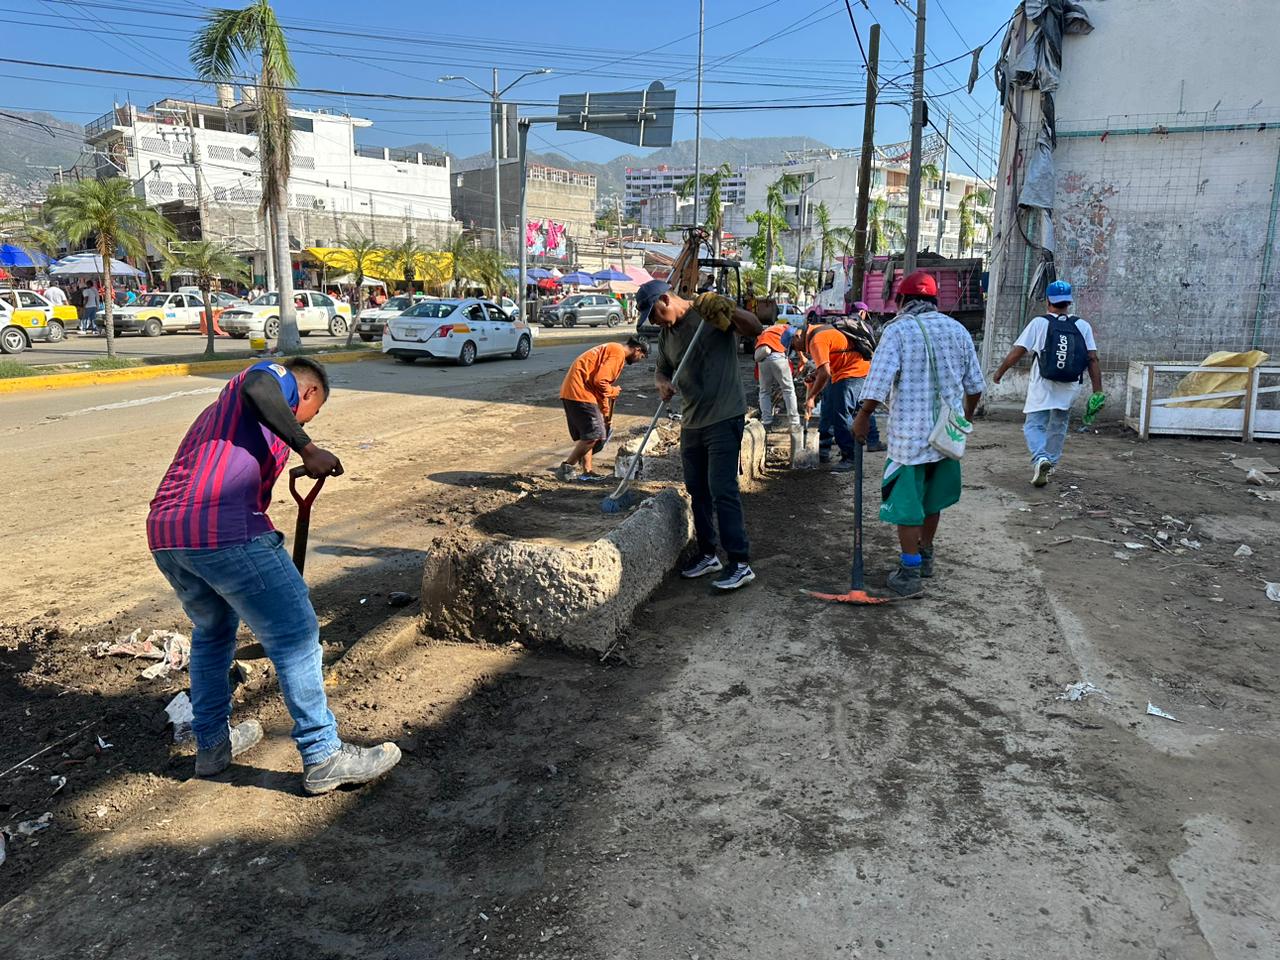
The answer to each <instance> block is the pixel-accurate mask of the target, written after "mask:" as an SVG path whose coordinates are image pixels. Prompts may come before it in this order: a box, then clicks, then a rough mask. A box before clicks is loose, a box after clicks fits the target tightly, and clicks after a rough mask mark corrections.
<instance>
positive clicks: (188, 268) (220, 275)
mask: <svg viewBox="0 0 1280 960" xmlns="http://www.w3.org/2000/svg"><path fill="white" fill-rule="evenodd" d="M165 261H166V262H165V268H164V278H165V279H166V280H169V279H171V278H172V277H173V275H174V274H176V273H187V274H191V275H193V276H194V277H195V279H196V284H195V285H196V286H197V287H199V288H200V297H201V299H203V300H204V325H205V331H206V337H207V339H206V340H205V346H204V355H205V356H206V357H212V356H213V352H214V350H213V344H214V340H215V339H216V335H215V334H214V329H215V324H214V322H213V298H212V297H211V296H210V293H209V292H210V291H211V290H212V289H213V281H214V280H218V279H221V280H234V281H236V282H237V283H246V284H247V283H248V282H249V279H250V275H249V265H248V264H247V263H245V262H244V261H243V260H241V259H240V258H239V257H237V256H236V255H235V254H234V253H232V252H231V248H230V247H228V246H226V245H225V244H222V243H218V242H216V241H214V240H193V241H190V242H188V243H177V244H174V245H173V249H171V250H170V251H169V253H168V256H167V257H166V258H165Z"/></svg>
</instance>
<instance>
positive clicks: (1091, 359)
mask: <svg viewBox="0 0 1280 960" xmlns="http://www.w3.org/2000/svg"><path fill="white" fill-rule="evenodd" d="M1045 298H1046V299H1047V300H1048V301H1049V307H1048V312H1047V313H1046V314H1045V315H1043V316H1039V317H1036V318H1035V319H1034V320H1032V321H1031V322H1030V323H1028V324H1027V326H1026V329H1024V330H1023V331H1022V334H1021V335H1020V336H1019V337H1018V339H1017V340H1016V341H1015V342H1014V345H1013V349H1012V350H1010V351H1009V355H1008V356H1007V357H1005V358H1004V361H1003V362H1002V363H1001V364H1000V368H999V369H998V370H997V371H996V372H995V374H994V375H993V376H992V377H991V379H992V380H994V381H995V382H996V383H999V382H1000V378H1001V377H1003V376H1004V375H1005V373H1006V372H1007V371H1008V369H1009V368H1010V367H1012V366H1013V365H1014V364H1015V363H1017V362H1018V361H1019V360H1021V359H1022V358H1023V357H1024V356H1026V355H1027V354H1028V353H1029V354H1031V356H1032V361H1031V376H1030V379H1029V380H1028V381H1027V402H1026V403H1025V404H1023V407H1022V412H1023V413H1025V414H1026V416H1027V419H1026V422H1025V423H1024V424H1023V427H1022V433H1023V435H1024V436H1025V437H1026V438H1027V449H1028V450H1029V451H1030V452H1031V482H1032V484H1033V485H1035V486H1037V487H1043V486H1044V485H1045V484H1046V483H1048V482H1049V475H1050V474H1051V473H1052V472H1053V469H1054V467H1056V466H1057V465H1058V461H1059V460H1060V459H1062V447H1063V445H1064V444H1065V443H1066V440H1067V424H1068V421H1069V419H1070V416H1071V404H1072V402H1073V401H1074V400H1075V398H1076V392H1077V390H1078V389H1079V387H1080V383H1081V382H1082V381H1083V380H1084V374H1085V371H1086V370H1087V371H1088V373H1089V380H1090V381H1091V382H1092V384H1093V396H1092V397H1090V398H1089V410H1090V413H1091V414H1092V413H1096V412H1097V411H1098V409H1099V408H1101V406H1102V404H1103V403H1104V402H1105V400H1106V397H1105V395H1104V394H1103V393H1102V370H1101V368H1100V367H1099V366H1098V345H1097V344H1096V343H1094V340H1093V327H1091V326H1090V325H1089V321H1087V320H1083V319H1081V318H1080V317H1077V316H1075V315H1074V314H1073V313H1072V312H1071V284H1069V283H1067V281H1065V280H1054V281H1053V282H1052V283H1050V284H1049V286H1048V289H1046V290H1045Z"/></svg>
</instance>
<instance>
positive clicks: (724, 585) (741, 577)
mask: <svg viewBox="0 0 1280 960" xmlns="http://www.w3.org/2000/svg"><path fill="white" fill-rule="evenodd" d="M755 578H756V575H755V572H754V571H753V570H752V569H751V567H749V566H747V564H745V563H739V564H737V565H735V566H734V568H733V569H732V570H730V571H729V573H728V574H727V575H725V576H723V577H721V578H720V579H719V580H713V581H712V582H711V585H712V586H713V587H715V588H716V589H717V590H737V589H738V588H739V587H745V586H746V585H747V584H748V583H750V582H751V581H752V580H754V579H755Z"/></svg>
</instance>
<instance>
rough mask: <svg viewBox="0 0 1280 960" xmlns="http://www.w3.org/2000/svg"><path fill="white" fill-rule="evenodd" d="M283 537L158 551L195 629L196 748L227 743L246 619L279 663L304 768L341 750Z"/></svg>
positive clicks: (313, 631)
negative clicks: (234, 669)
mask: <svg viewBox="0 0 1280 960" xmlns="http://www.w3.org/2000/svg"><path fill="white" fill-rule="evenodd" d="M283 544H284V536H283V535H282V534H281V533H279V531H275V530H273V531H271V532H270V533H264V534H262V536H260V537H257V538H256V539H254V540H251V541H249V542H248V543H241V544H236V545H234V546H230V547H215V548H213V549H207V550H153V551H152V556H153V557H155V561H156V566H158V567H159V568H160V572H161V573H163V574H164V576H165V579H166V580H168V581H169V583H170V585H172V587H173V589H174V592H175V593H177V595H178V599H179V600H180V601H182V609H183V610H185V611H186V612H187V616H188V617H190V618H191V623H192V625H193V626H194V627H195V630H194V631H193V633H192V636H191V707H192V712H193V713H194V714H195V722H194V723H193V724H192V729H193V730H194V731H195V735H196V746H197V747H199V748H200V749H201V750H210V749H212V748H214V747H217V746H219V745H220V744H221V743H222V741H224V740H226V739H227V737H228V735H229V733H230V727H229V726H228V725H229V723H230V718H231V683H230V678H229V676H228V675H229V673H230V670H231V659H232V657H233V656H234V654H235V649H236V631H237V630H238V629H239V627H240V621H241V620H243V621H244V622H245V623H247V624H248V625H249V629H250V630H252V631H253V634H254V636H255V637H257V639H258V641H259V642H260V643H261V644H262V648H263V650H265V651H266V653H267V656H268V657H270V658H271V662H272V663H273V664H275V668H276V675H277V677H278V678H279V681H280V692H281V693H282V694H283V695H284V703H285V706H286V707H287V708H288V709H289V715H290V716H291V717H293V739H294V742H295V743H297V745H298V751H299V752H300V753H301V754H302V762H303V763H304V764H306V765H310V764H313V763H320V762H321V761H323V760H326V759H328V758H329V757H330V756H331V755H332V754H334V753H336V752H337V750H338V748H339V747H340V746H342V741H341V740H339V739H338V724H337V721H335V720H334V719H333V714H332V713H330V712H329V702H328V698H327V697H326V696H325V692H324V673H323V664H322V663H321V659H320V654H321V651H320V626H319V624H318V623H317V622H316V612H315V610H314V609H313V608H312V606H311V597H310V595H309V594H308V593H307V585H306V583H305V582H303V579H302V575H301V574H299V573H298V570H297V568H296V567H294V565H293V561H292V560H291V559H289V554H288V553H286V552H285V549H284V546H283Z"/></svg>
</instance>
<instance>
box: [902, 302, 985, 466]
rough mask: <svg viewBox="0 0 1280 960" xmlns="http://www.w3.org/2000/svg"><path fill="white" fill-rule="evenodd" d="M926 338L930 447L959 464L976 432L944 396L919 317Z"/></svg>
mask: <svg viewBox="0 0 1280 960" xmlns="http://www.w3.org/2000/svg"><path fill="white" fill-rule="evenodd" d="M915 321H916V324H917V325H918V326H919V327H920V335H921V336H922V337H924V349H925V352H926V353H927V354H928V355H929V384H930V386H931V387H932V388H933V429H932V430H930V431H929V446H931V447H933V449H935V450H937V451H938V452H939V453H940V454H942V455H943V456H944V457H947V458H948V459H951V460H959V459H960V458H961V457H963V456H964V445H965V442H966V441H967V440H968V439H969V434H970V433H972V432H973V424H972V423H970V422H969V420H968V419H966V418H965V415H964V412H963V411H962V410H958V409H956V407H955V406H954V405H953V404H952V403H951V401H949V400H947V399H946V398H944V397H943V396H942V381H941V380H940V379H939V378H938V364H937V361H936V360H935V359H934V356H933V342H932V341H931V340H930V339H929V332H928V331H927V330H926V329H925V327H924V324H923V323H922V322H921V320H920V318H919V317H916V318H915Z"/></svg>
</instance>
